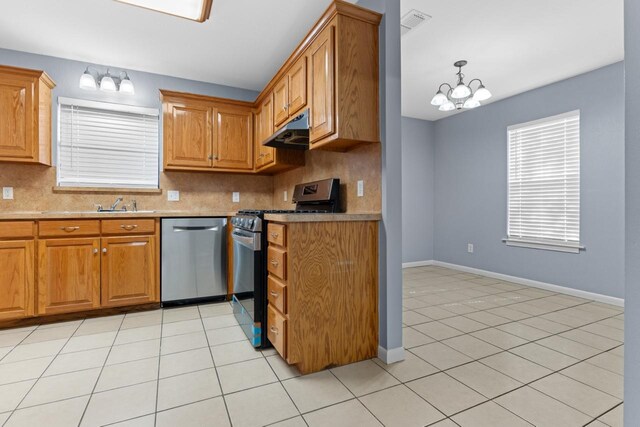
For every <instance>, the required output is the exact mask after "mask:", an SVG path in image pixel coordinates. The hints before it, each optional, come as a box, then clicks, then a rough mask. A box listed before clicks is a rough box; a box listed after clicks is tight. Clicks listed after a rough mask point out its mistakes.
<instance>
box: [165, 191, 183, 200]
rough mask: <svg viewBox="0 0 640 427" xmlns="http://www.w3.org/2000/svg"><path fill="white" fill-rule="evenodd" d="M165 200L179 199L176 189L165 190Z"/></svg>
mask: <svg viewBox="0 0 640 427" xmlns="http://www.w3.org/2000/svg"><path fill="white" fill-rule="evenodd" d="M167 200H168V201H170V202H178V201H180V192H179V191H176V190H170V191H167Z"/></svg>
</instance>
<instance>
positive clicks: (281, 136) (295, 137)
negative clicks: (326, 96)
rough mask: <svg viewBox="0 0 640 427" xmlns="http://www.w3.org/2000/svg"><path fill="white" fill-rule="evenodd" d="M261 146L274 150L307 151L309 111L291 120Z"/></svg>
mask: <svg viewBox="0 0 640 427" xmlns="http://www.w3.org/2000/svg"><path fill="white" fill-rule="evenodd" d="M262 145H265V146H267V147H274V148H289V149H296V150H308V149H309V110H308V109H307V110H304V111H303V112H302V114H300V115H298V116H296V117H294V118H292V119H291V120H290V121H289V122H287V124H286V125H284V126H283V127H281V128H280V129H278V130H277V131H276V133H274V134H273V135H271V136H270V137H269V138H268V139H266V140H265V141H264V142H263V143H262Z"/></svg>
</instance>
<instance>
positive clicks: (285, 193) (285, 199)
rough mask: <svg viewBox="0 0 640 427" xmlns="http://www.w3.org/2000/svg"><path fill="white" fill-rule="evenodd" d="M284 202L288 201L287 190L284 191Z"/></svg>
mask: <svg viewBox="0 0 640 427" xmlns="http://www.w3.org/2000/svg"><path fill="white" fill-rule="evenodd" d="M283 198H284V201H285V202H286V201H288V200H289V195H288V194H287V190H284V197H283Z"/></svg>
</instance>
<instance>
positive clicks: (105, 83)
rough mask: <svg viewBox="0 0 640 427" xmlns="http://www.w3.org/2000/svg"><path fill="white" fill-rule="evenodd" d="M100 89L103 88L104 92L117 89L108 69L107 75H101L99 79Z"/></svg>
mask: <svg viewBox="0 0 640 427" xmlns="http://www.w3.org/2000/svg"><path fill="white" fill-rule="evenodd" d="M100 90H103V91H105V92H115V91H116V90H117V89H116V82H114V81H113V79H112V78H111V74H109V71H108V70H107V75H106V76H104V77H102V80H100Z"/></svg>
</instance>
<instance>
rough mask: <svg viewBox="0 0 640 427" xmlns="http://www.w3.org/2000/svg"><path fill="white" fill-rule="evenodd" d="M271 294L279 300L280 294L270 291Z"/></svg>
mask: <svg viewBox="0 0 640 427" xmlns="http://www.w3.org/2000/svg"><path fill="white" fill-rule="evenodd" d="M269 294H271V296H272V297H274V298H278V296H279V295H280V294H279V293H277V292H274V291H269Z"/></svg>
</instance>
